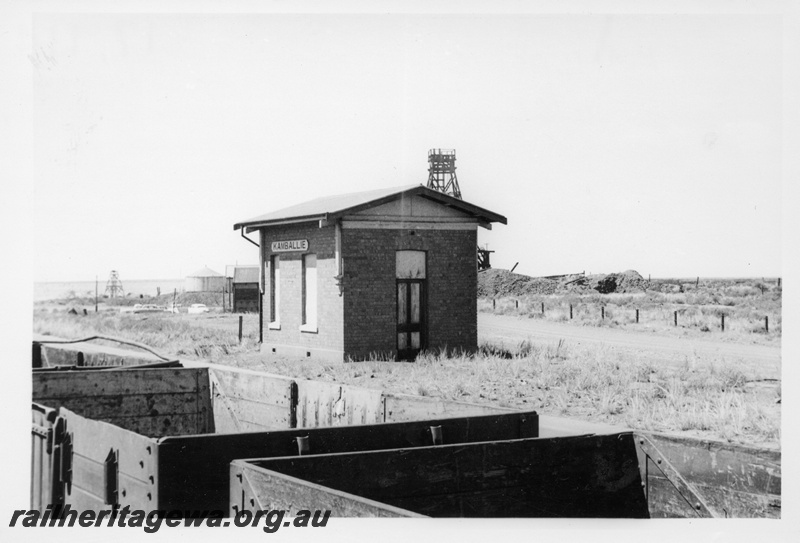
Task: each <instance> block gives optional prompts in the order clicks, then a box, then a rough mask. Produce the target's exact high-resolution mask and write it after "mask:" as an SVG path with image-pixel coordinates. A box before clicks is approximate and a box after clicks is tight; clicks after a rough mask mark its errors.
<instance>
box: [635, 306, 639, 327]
mask: <svg viewBox="0 0 800 543" xmlns="http://www.w3.org/2000/svg"><path fill="white" fill-rule="evenodd" d="M636 324H639V310H638V309H637V310H636Z"/></svg>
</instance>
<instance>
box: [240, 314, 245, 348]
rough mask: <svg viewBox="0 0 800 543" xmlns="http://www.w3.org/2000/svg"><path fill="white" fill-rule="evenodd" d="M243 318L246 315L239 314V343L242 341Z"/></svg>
mask: <svg viewBox="0 0 800 543" xmlns="http://www.w3.org/2000/svg"><path fill="white" fill-rule="evenodd" d="M242 319H244V317H243V316H242V315H239V343H241V342H242Z"/></svg>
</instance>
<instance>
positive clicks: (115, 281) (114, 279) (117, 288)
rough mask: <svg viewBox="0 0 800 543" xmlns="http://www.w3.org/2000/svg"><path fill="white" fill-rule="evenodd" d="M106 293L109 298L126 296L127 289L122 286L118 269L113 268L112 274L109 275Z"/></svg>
mask: <svg viewBox="0 0 800 543" xmlns="http://www.w3.org/2000/svg"><path fill="white" fill-rule="evenodd" d="M105 295H106V296H108V297H109V298H116V297H117V296H125V289H123V288H122V281H120V279H119V274H118V273H117V271H116V270H111V275H109V276H108V282H107V283H106V292H105Z"/></svg>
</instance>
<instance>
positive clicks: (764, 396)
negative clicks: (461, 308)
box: [33, 308, 781, 447]
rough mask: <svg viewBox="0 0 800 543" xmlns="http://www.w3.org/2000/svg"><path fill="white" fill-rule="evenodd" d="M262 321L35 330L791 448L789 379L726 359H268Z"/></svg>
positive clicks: (55, 313) (43, 320) (493, 355)
mask: <svg viewBox="0 0 800 543" xmlns="http://www.w3.org/2000/svg"><path fill="white" fill-rule="evenodd" d="M612 315H613V313H612ZM614 318H618V317H616V316H615V317H614ZM601 325H602V324H601ZM257 326H258V317H257V316H256V315H246V316H245V333H244V337H243V341H242V343H241V344H240V343H239V342H238V316H237V315H231V314H207V315H185V314H182V315H172V314H163V315H161V314H148V315H130V314H126V315H121V314H120V313H119V312H117V311H104V312H100V313H93V312H89V314H88V315H82V314H79V315H71V314H69V313H68V312H67V310H66V308H61V309H56V310H52V309H44V308H37V309H35V311H34V323H33V330H34V332H36V333H40V334H49V335H55V336H59V337H65V338H80V337H87V336H90V335H95V334H100V335H110V336H114V337H119V338H121V339H129V340H132V341H136V342H140V343H144V344H146V345H149V346H151V347H153V348H154V349H156V350H157V351H160V352H162V353H163V354H172V355H175V356H179V357H183V358H200V359H205V360H208V361H211V362H216V363H220V364H229V365H233V366H239V367H249V368H253V369H261V370H264V371H268V372H271V373H278V374H283V375H289V376H292V377H297V378H306V379H315V380H324V381H335V382H340V383H347V384H353V385H357V386H363V387H368V388H380V389H384V390H387V391H389V392H395V393H406V394H418V395H421V396H432V397H439V398H444V399H448V400H459V401H466V402H473V403H485V404H492V405H498V406H501V407H511V408H517V409H529V410H537V411H539V412H540V413H542V414H551V415H557V416H565V417H574V418H579V419H583V420H588V421H595V422H604V423H610V424H617V425H622V426H627V427H629V428H634V429H643V430H653V431H660V432H674V433H685V434H690V435H695V436H699V437H705V438H710V439H721V440H726V441H730V442H736V443H744V444H752V445H758V446H767V447H779V444H780V439H781V429H780V403H777V400H778V399H779V398H780V393H781V390H780V386H779V383H774V382H762V381H760V377H759V376H758V375H755V376H751V377H750V378H749V379H750V381H748V377H747V376H745V374H743V373H742V372H741V371H739V370H738V369H736V368H735V367H731V366H728V365H726V364H724V363H722V362H720V361H719V360H715V359H711V360H704V359H701V358H697V357H691V358H687V359H686V360H685V363H683V364H682V365H681V364H679V365H678V367H675V366H674V365H673V366H669V367H667V366H664V365H661V364H656V363H654V362H652V361H649V360H647V359H646V358H642V356H643V355H642V353H637V352H629V351H623V350H616V349H614V348H613V347H604V346H600V347H598V346H591V347H590V346H581V345H578V344H571V343H569V342H566V341H564V340H559V341H552V342H547V343H532V342H529V341H526V342H523V343H521V344H519V345H518V346H516V348H514V349H510V350H509V349H504V348H502V347H500V346H498V345H495V344H492V343H486V344H483V345H481V346H480V349H479V352H477V353H475V354H461V355H456V356H453V355H451V356H447V355H446V353H444V352H427V353H423V354H421V355H420V356H419V357H418V358H417V360H416V362H415V363H397V362H388V361H385V360H379V359H374V360H371V361H367V362H359V363H347V364H332V363H324V362H316V361H307V360H303V361H294V360H281V359H278V360H272V359H270V360H268V359H265V358H264V357H262V356H260V354H259V352H258V348H259V344H258V328H257Z"/></svg>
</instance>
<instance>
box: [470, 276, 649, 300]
mask: <svg viewBox="0 0 800 543" xmlns="http://www.w3.org/2000/svg"><path fill="white" fill-rule="evenodd" d="M648 286H649V282H648V281H647V280H646V279H645V278H643V277H642V276H641V275H640V274H639V273H638V272H637V271H635V270H627V271H624V272H620V273H611V274H607V275H606V274H599V275H589V276H586V275H564V276H561V277H559V278H558V279H547V278H544V277H529V276H527V275H521V274H519V273H511V272H509V271H507V270H499V269H490V270H486V271H482V272H480V273H479V274H478V296H479V297H488V298H494V297H502V296H527V295H548V294H563V293H576V294H580V293H587V292H591V291H597V292H599V293H601V294H609V293H612V292H621V293H629V292H641V291H644V290H647V288H648Z"/></svg>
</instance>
